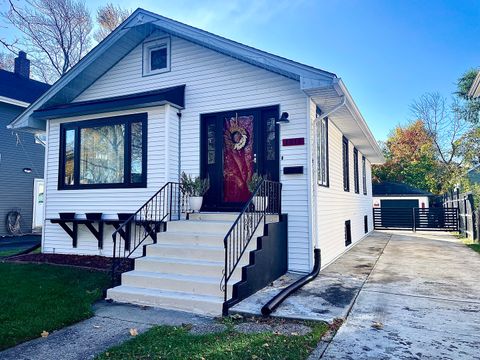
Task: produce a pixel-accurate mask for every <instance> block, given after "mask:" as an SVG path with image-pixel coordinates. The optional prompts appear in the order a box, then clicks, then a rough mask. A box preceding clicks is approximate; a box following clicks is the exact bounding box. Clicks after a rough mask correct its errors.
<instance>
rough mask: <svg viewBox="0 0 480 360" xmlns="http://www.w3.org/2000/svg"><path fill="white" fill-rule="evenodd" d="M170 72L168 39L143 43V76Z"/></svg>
mask: <svg viewBox="0 0 480 360" xmlns="http://www.w3.org/2000/svg"><path fill="white" fill-rule="evenodd" d="M167 71H170V38H162V39H157V40H153V41H149V42H145V43H143V75H155V74H161V73H164V72H167Z"/></svg>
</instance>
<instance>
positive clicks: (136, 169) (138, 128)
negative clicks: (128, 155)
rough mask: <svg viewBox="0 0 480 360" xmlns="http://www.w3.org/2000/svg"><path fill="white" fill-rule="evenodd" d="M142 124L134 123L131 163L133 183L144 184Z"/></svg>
mask: <svg viewBox="0 0 480 360" xmlns="http://www.w3.org/2000/svg"><path fill="white" fill-rule="evenodd" d="M142 142H143V139H142V123H141V122H136V123H132V162H131V167H130V169H131V173H132V174H131V182H132V183H140V182H142V174H143V163H142V151H143V148H142Z"/></svg>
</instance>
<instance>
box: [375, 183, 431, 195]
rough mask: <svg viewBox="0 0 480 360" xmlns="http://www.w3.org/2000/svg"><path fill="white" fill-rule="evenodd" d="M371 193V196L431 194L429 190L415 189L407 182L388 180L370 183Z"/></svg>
mask: <svg viewBox="0 0 480 360" xmlns="http://www.w3.org/2000/svg"><path fill="white" fill-rule="evenodd" d="M372 194H373V196H412V195H413V196H415V195H421V196H433V194H432V193H431V192H428V191H425V190H421V189H417V188H414V187H413V186H410V185H407V184H403V183H395V182H389V181H382V182H380V183H377V184H375V183H374V184H372Z"/></svg>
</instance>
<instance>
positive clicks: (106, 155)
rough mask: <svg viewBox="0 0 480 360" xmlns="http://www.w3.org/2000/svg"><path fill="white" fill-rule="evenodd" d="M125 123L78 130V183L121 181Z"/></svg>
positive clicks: (122, 176)
mask: <svg viewBox="0 0 480 360" xmlns="http://www.w3.org/2000/svg"><path fill="white" fill-rule="evenodd" d="M124 139H125V125H123V124H121V125H112V126H101V127H94V128H86V129H81V133H80V184H105V183H111V184H113V183H123V180H124V150H125V141H124Z"/></svg>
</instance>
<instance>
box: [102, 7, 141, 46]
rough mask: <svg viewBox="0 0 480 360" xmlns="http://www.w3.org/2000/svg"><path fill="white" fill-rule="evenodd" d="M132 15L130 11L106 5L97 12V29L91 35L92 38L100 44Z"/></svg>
mask: <svg viewBox="0 0 480 360" xmlns="http://www.w3.org/2000/svg"><path fill="white" fill-rule="evenodd" d="M131 13H132V11H131V10H128V9H122V8H121V7H120V6H115V5H113V4H112V3H108V4H107V5H105V6H102V7H100V8H98V10H97V23H98V26H99V28H98V29H97V31H95V33H94V34H93V38H94V39H95V40H96V41H97V42H100V41H102V40H103V39H105V38H106V37H107V36H108V35H109V34H110V33H111V32H112V31H113V30H115V29H116V27H117V26H118V25H120V24H121V23H122V22H124V21H125V19H126V18H128V17H129V16H130V14H131Z"/></svg>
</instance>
